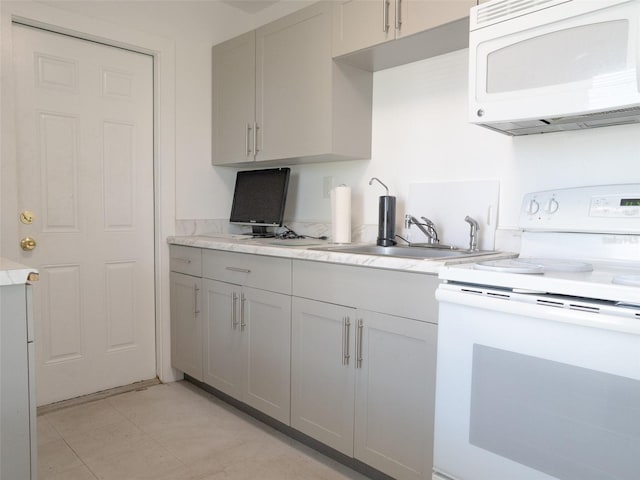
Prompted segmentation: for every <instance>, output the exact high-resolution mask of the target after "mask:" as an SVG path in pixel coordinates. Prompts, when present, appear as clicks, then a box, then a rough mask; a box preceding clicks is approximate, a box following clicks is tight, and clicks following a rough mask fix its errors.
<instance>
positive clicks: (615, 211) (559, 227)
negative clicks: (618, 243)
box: [519, 184, 640, 234]
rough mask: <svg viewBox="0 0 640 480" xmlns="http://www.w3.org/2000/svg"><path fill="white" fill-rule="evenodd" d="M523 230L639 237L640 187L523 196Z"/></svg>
mask: <svg viewBox="0 0 640 480" xmlns="http://www.w3.org/2000/svg"><path fill="white" fill-rule="evenodd" d="M519 225H520V227H521V228H522V229H524V230H540V231H557V232H593V233H620V234H639V233H640V184H621V185H597V186H590V187H577V188H566V189H559V190H547V191H543V192H533V193H529V194H527V195H525V196H524V199H523V202H522V208H521V210H520V221H519Z"/></svg>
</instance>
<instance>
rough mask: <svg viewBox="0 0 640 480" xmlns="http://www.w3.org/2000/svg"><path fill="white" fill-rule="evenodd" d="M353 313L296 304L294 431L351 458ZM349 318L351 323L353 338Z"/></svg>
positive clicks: (324, 305)
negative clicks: (346, 326)
mask: <svg viewBox="0 0 640 480" xmlns="http://www.w3.org/2000/svg"><path fill="white" fill-rule="evenodd" d="M354 312H355V310H354V309H352V308H348V307H342V306H339V305H333V304H330V303H324V302H317V301H314V300H306V299H302V298H297V297H293V300H292V334H291V338H292V342H291V344H292V355H291V426H292V427H294V428H296V429H297V430H300V431H301V432H303V433H305V434H307V435H309V436H311V437H313V438H315V439H317V440H320V441H321V442H323V443H325V444H327V445H329V446H330V447H332V448H335V449H336V450H338V451H340V452H342V453H344V454H345V455H349V456H351V455H353V415H354V375H355V368H354V364H353V362H354V360H355V355H354V351H355V349H354V345H355V342H354V337H355V334H354V326H353V322H354V320H355V318H354ZM347 318H350V322H351V323H352V325H351V327H350V331H349V333H348V334H347V333H346V328H345V320H346V319H347ZM345 335H346V337H345ZM347 352H350V355H351V356H350V359H349V363H348V364H347V363H346V362H345V360H344V359H345V355H346V354H347Z"/></svg>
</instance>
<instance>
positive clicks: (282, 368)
mask: <svg viewBox="0 0 640 480" xmlns="http://www.w3.org/2000/svg"><path fill="white" fill-rule="evenodd" d="M281 269H283V270H284V271H285V272H286V274H284V275H285V276H286V275H287V274H288V277H289V280H288V282H287V281H285V282H283V284H281V283H280V282H278V281H270V278H271V276H272V275H277V273H278V271H279V270H281ZM290 272H291V261H290V260H288V259H275V258H270V257H260V256H256V255H245V254H237V253H228V252H215V251H206V252H205V254H204V275H205V277H206V278H205V279H204V281H203V297H202V302H203V305H202V314H203V319H204V372H203V381H204V382H205V383H207V384H208V385H211V386H212V387H214V388H216V389H218V390H220V391H221V392H224V393H226V394H227V395H230V396H231V397H233V398H235V399H237V400H240V401H242V402H244V403H246V404H247V405H250V406H252V407H254V408H256V409H257V410H260V411H261V412H263V413H266V414H267V415H269V416H271V417H273V418H275V419H276V420H279V421H280V422H282V423H284V424H287V425H289V423H290V382H291V380H290V378H291V373H290V369H291V295H290V294H287V293H280V292H274V291H270V290H269V289H273V288H275V289H280V288H282V289H284V290H285V291H286V290H287V285H290V284H291V282H290V277H291V273H290ZM213 278H216V279H213ZM285 280H286V279H285ZM231 282H233V283H231ZM249 285H255V286H249ZM258 286H259V287H262V288H256V287H258ZM289 289H290V287H289Z"/></svg>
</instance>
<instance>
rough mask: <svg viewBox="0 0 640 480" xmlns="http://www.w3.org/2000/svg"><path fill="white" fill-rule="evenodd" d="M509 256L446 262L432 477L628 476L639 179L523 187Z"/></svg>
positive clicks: (580, 479)
mask: <svg viewBox="0 0 640 480" xmlns="http://www.w3.org/2000/svg"><path fill="white" fill-rule="evenodd" d="M520 224H521V226H522V227H523V229H524V232H523V237H522V251H521V253H520V256H519V257H518V258H517V259H507V260H496V261H486V262H478V263H476V264H458V265H451V266H447V267H444V268H443V269H442V270H441V273H440V277H441V278H442V279H443V280H444V281H445V282H444V283H443V284H441V286H440V287H439V288H438V290H437V292H436V297H437V299H438V301H439V324H438V360H437V380H436V385H437V386H436V416H435V440H434V441H435V446H434V475H433V478H434V480H435V479H438V480H440V479H446V480H449V479H455V480H507V479H508V480H511V479H514V480H515V479H517V480H558V479H561V480H614V479H615V480H637V479H638V478H640V476H639V475H640V184H628V185H609V186H594V187H582V188H574V189H564V190H556V191H546V192H538V193H533V194H528V195H526V196H525V199H524V201H523V204H522V208H521V215H520Z"/></svg>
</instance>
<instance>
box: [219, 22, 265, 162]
mask: <svg viewBox="0 0 640 480" xmlns="http://www.w3.org/2000/svg"><path fill="white" fill-rule="evenodd" d="M255 62H256V54H255V32H253V31H251V32H249V33H247V34H245V35H241V36H239V37H236V38H234V39H232V40H229V41H227V42H224V43H221V44H220V45H217V46H215V47H214V48H213V145H212V152H213V155H212V163H213V164H214V165H224V164H232V163H241V162H247V161H252V160H253V158H254V152H253V148H254V146H253V142H254V131H253V129H254V127H255V125H254V123H255V91H256V89H255Z"/></svg>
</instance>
